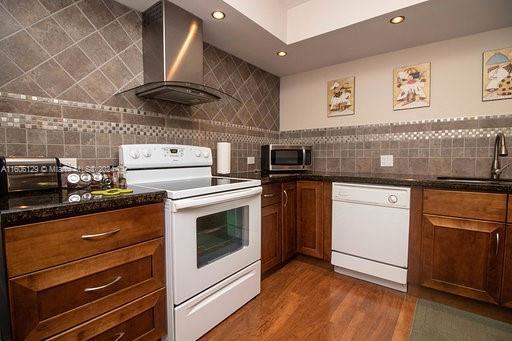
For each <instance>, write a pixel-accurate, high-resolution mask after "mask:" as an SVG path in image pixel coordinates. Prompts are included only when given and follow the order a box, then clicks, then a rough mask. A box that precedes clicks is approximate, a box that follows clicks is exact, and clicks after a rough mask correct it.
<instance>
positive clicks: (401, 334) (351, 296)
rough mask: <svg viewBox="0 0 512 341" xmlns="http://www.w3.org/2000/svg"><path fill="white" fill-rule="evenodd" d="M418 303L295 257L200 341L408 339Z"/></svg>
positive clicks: (397, 293)
mask: <svg viewBox="0 0 512 341" xmlns="http://www.w3.org/2000/svg"><path fill="white" fill-rule="evenodd" d="M415 306H416V299H415V298H414V297H412V296H408V295H406V294H402V293H399V292H397V291H394V290H391V289H387V288H383V287H380V286H377V285H373V284H370V283H366V282H363V281H359V280H356V279H353V278H350V277H346V276H342V275H339V274H336V273H334V272H333V271H332V270H330V269H328V268H326V267H325V266H321V265H319V264H316V263H315V262H313V261H311V260H309V259H305V258H298V259H294V260H292V261H291V262H290V263H288V264H287V265H285V266H284V267H283V268H281V269H279V270H278V271H276V272H275V273H273V274H272V275H270V276H269V277H267V278H265V279H264V280H263V282H262V290H261V294H260V295H258V296H257V297H256V298H254V299H253V300H252V301H250V302H249V303H248V304H246V305H245V306H244V307H242V308H241V309H240V310H238V311H237V312H236V313H235V314H233V315H231V316H230V317H229V318H228V319H226V320H225V321H223V322H222V323H221V324H220V325H218V326H217V327H216V328H214V329H213V330H211V331H210V332H209V333H208V334H206V335H205V336H204V337H203V338H202V339H203V340H223V341H224V340H291V339H299V340H407V339H408V337H409V332H410V328H411V325H412V320H413V316H414V308H415Z"/></svg>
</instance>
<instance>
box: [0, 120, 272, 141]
mask: <svg viewBox="0 0 512 341" xmlns="http://www.w3.org/2000/svg"><path fill="white" fill-rule="evenodd" d="M0 127H6V128H7V127H9V128H21V129H43V130H53V131H73V132H81V133H87V132H90V133H107V134H121V135H137V136H151V137H170V138H178V139H194V140H210V141H217V140H225V141H229V142H240V143H259V144H264V143H277V142H278V138H277V136H278V135H277V134H274V135H275V137H272V136H267V135H264V136H255V135H248V134H233V133H230V132H214V131H207V130H200V129H183V128H169V127H160V126H147V125H139V124H126V123H113V122H104V121H92V120H77V119H66V118H48V117H44V116H36V115H24V114H12V113H0ZM7 142H8V141H7Z"/></svg>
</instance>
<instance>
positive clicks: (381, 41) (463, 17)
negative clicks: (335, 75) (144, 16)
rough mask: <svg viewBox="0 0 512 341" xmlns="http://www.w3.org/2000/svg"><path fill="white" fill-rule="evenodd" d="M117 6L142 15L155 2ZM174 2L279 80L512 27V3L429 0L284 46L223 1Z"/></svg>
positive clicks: (217, 40)
mask: <svg viewBox="0 0 512 341" xmlns="http://www.w3.org/2000/svg"><path fill="white" fill-rule="evenodd" d="M117 1H119V2H122V3H124V4H127V5H129V6H130V7H132V8H136V9H139V10H143V9H145V8H147V7H149V6H151V5H152V4H153V3H155V2H156V0H117ZM171 1H172V2H173V3H175V4H177V5H178V6H180V7H182V8H184V9H186V10H188V11H189V12H191V13H193V14H195V15H196V16H198V17H200V18H202V19H203V30H204V39H205V41H206V42H208V43H210V44H212V45H215V46H216V47H218V48H220V49H222V50H224V51H226V52H229V53H231V54H234V55H236V56H238V57H239V58H241V59H244V60H246V61H248V62H250V63H252V64H254V65H256V66H258V67H260V68H262V69H264V70H267V71H269V72H272V73H274V74H276V75H278V76H283V75H290V74H294V73H299V72H303V71H307V70H311V69H315V68H319V67H323V66H328V65H333V64H338V63H342V62H347V61H350V60H354V59H359V58H364V57H368V56H372V55H377V54H381V53H386V52H390V51H395V50H400V49H405V48H409V47H413V46H418V45H423V44H427V43H431V42H435V41H440V40H446V39H451V38H455V37H460V36H464V35H469V34H475V33H479V32H483V31H489V30H493V29H498V28H502V27H507V26H512V1H511V0H430V1H427V2H422V3H419V4H416V5H414V6H410V7H407V8H403V9H400V10H398V11H393V12H390V13H387V14H383V15H379V16H376V17H374V18H371V19H368V20H364V21H362V22H358V23H356V24H352V25H349V26H347V27H344V28H341V29H337V30H333V31H330V32H327V33H324V34H320V35H317V36H315V37H312V38H309V39H305V40H301V41H298V42H296V43H292V44H286V43H284V42H283V41H282V40H280V39H279V38H277V37H276V36H275V35H273V34H272V33H270V32H269V31H268V30H266V29H264V28H262V27H261V26H260V25H258V24H256V23H255V22H254V21H253V20H251V19H249V18H248V17H247V16H246V15H243V14H242V13H240V12H239V11H237V10H236V9H234V8H233V7H231V6H229V5H228V4H226V3H225V2H224V1H222V0H171ZM243 1H248V0H243ZM259 1H262V0H259ZM270 1H276V0H270ZM279 1H281V2H285V4H286V5H290V6H291V5H294V3H296V2H303V3H304V4H300V6H298V5H299V4H295V5H296V7H294V8H299V7H302V6H305V5H308V3H309V2H311V1H315V0H309V1H300V0H297V1H293V0H279ZM379 1H381V0H379ZM217 9H218V10H222V11H224V12H225V13H226V19H224V20H223V21H215V20H214V19H212V18H211V15H210V14H211V12H212V10H217ZM394 15H405V16H406V18H407V19H406V21H405V22H404V23H403V24H400V25H391V24H389V22H388V21H389V18H390V17H392V16H394ZM280 50H285V51H287V52H288V55H287V56H286V57H284V58H281V57H277V56H276V55H275V52H276V51H280Z"/></svg>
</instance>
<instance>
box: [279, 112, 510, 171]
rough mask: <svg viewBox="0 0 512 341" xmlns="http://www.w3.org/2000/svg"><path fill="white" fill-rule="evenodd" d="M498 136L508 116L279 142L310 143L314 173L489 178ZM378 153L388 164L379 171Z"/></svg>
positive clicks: (506, 128) (285, 135) (315, 132)
mask: <svg viewBox="0 0 512 341" xmlns="http://www.w3.org/2000/svg"><path fill="white" fill-rule="evenodd" d="M498 132H503V133H504V134H505V135H506V136H512V115H495V116H479V117H469V118H468V117H465V118H452V119H434V120H425V121H420V122H403V123H392V124H375V125H365V126H355V127H340V128H327V129H308V130H296V131H286V132H281V134H280V141H281V142H282V143H292V144H293V143H305V144H311V145H313V146H314V149H313V161H314V168H315V170H319V171H334V172H336V171H342V172H365V173H369V172H372V173H396V174H430V175H457V176H481V177H488V176H490V169H491V161H492V156H493V147H494V138H495V136H496V134H497V133H498ZM381 155H393V158H394V164H393V166H392V167H381V166H380V156H381ZM508 162H512V158H510V157H505V158H503V164H506V163H508ZM503 177H507V178H510V177H512V169H510V168H509V169H507V170H505V171H504V173H503Z"/></svg>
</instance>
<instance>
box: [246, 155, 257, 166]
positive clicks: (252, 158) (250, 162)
mask: <svg viewBox="0 0 512 341" xmlns="http://www.w3.org/2000/svg"><path fill="white" fill-rule="evenodd" d="M255 162H256V161H255V160H254V156H248V157H247V164H248V165H254V163H255Z"/></svg>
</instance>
